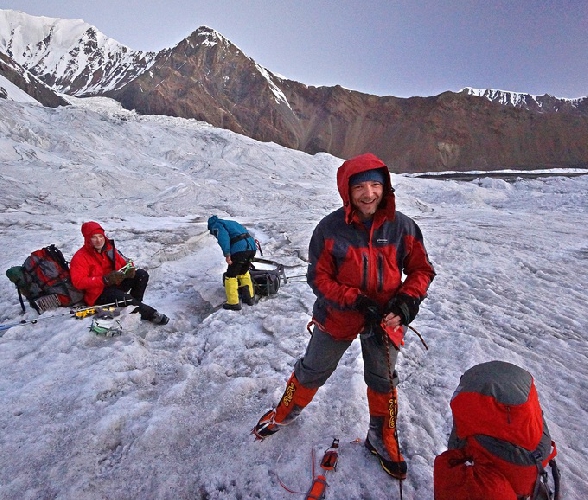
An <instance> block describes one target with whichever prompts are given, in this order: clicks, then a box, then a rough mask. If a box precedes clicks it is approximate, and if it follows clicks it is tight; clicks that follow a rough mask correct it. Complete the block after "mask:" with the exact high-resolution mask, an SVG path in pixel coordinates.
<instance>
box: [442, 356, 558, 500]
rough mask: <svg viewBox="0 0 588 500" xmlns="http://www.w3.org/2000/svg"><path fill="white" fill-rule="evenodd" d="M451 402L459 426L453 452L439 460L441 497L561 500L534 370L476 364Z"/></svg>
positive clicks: (451, 442)
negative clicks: (530, 371)
mask: <svg viewBox="0 0 588 500" xmlns="http://www.w3.org/2000/svg"><path fill="white" fill-rule="evenodd" d="M450 406H451V410H452V413H453V430H452V432H451V435H450V437H449V442H448V445H447V447H448V450H447V451H445V452H443V453H442V454H440V455H438V456H437V457H436V458H435V465H434V489H435V500H517V499H530V500H557V499H559V498H560V496H559V495H560V493H559V489H560V488H559V479H560V476H559V471H558V469H557V465H556V463H555V458H554V457H555V455H556V448H555V443H554V442H553V441H552V440H551V437H550V435H549V429H548V428H547V424H546V422H545V419H544V418H543V411H542V410H541V406H540V404H539V398H538V396H537V390H536V388H535V382H534V380H533V377H532V376H531V374H530V373H528V372H527V371H525V370H523V369H522V368H519V367H518V366H515V365H512V364H510V363H506V362H503V361H491V362H488V363H483V364H480V365H476V366H474V367H472V368H470V369H469V370H467V371H466V372H465V373H464V374H463V375H462V377H461V379H460V383H459V386H458V387H457V389H456V391H455V393H454V395H453V398H452V400H451V403H450ZM548 465H549V466H550V467H551V472H552V476H553V487H554V489H553V491H552V489H551V487H550V484H549V478H548V475H547V472H546V471H545V467H547V466H548Z"/></svg>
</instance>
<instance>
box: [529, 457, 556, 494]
mask: <svg viewBox="0 0 588 500" xmlns="http://www.w3.org/2000/svg"><path fill="white" fill-rule="evenodd" d="M531 455H533V458H534V459H535V464H536V465H537V479H535V487H534V488H533V496H532V497H531V500H535V499H541V498H545V493H546V492H548V494H549V496H548V498H552V496H551V494H550V493H551V492H550V490H549V485H548V478H547V471H546V470H545V468H544V467H543V454H542V453H541V451H540V450H539V449H536V450H535V451H534V452H533V453H531ZM541 490H543V493H544V494H543V495H542V496H539V494H540V493H541Z"/></svg>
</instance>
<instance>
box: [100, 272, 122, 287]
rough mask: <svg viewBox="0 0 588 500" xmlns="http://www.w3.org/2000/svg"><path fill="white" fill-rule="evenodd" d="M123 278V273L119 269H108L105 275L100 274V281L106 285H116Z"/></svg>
mask: <svg viewBox="0 0 588 500" xmlns="http://www.w3.org/2000/svg"><path fill="white" fill-rule="evenodd" d="M124 279H125V275H124V273H121V272H120V271H110V272H109V273H108V274H107V275H105V276H102V281H103V282H104V284H105V285H106V286H118V285H120V284H121V283H122V282H123V280H124Z"/></svg>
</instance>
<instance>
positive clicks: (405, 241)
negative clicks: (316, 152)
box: [307, 153, 435, 340]
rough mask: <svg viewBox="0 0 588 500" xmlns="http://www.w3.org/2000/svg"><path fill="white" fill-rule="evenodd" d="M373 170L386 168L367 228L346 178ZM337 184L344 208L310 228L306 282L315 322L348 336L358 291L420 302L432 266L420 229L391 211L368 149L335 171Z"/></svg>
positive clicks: (355, 324) (356, 323) (356, 322)
mask: <svg viewBox="0 0 588 500" xmlns="http://www.w3.org/2000/svg"><path fill="white" fill-rule="evenodd" d="M374 168H382V169H383V170H384V171H385V175H384V179H385V185H384V197H383V199H382V202H381V203H380V206H379V208H378V210H377V211H376V213H375V215H374V218H373V220H372V224H371V227H370V228H369V229H367V228H366V226H365V225H364V224H363V223H362V221H361V220H360V218H359V217H358V216H357V214H356V213H355V210H354V209H353V206H352V205H351V200H350V194H349V178H350V177H351V176H352V175H354V174H357V173H360V172H364V171H366V170H372V169H374ZM337 184H338V188H339V194H340V195H341V198H342V200H343V207H342V208H340V209H339V210H336V211H335V212H332V213H331V214H329V215H327V216H326V217H325V218H324V219H323V220H322V221H321V222H319V224H318V225H317V227H316V228H315V230H314V233H313V235H312V239H311V241H310V247H309V261H310V264H309V267H308V272H307V281H308V284H309V285H310V286H311V287H312V289H313V291H314V293H315V295H316V296H317V299H316V301H315V304H314V308H313V321H314V322H315V324H317V325H318V326H319V328H321V329H323V330H324V331H326V332H327V333H329V334H330V335H331V336H332V337H334V338H336V339H341V340H352V339H354V338H355V337H356V336H357V335H358V334H359V333H361V332H362V330H363V328H364V317H363V315H362V314H361V313H360V312H358V311H357V310H355V309H354V304H355V302H356V300H357V297H358V295H360V294H363V295H367V296H368V297H370V298H371V299H373V300H374V301H376V302H377V303H378V304H380V305H381V306H384V305H385V304H386V303H387V302H388V301H389V300H390V299H391V298H392V297H394V296H395V295H397V294H399V293H402V294H406V295H409V296H411V297H413V298H416V299H418V300H419V301H421V300H423V299H424V298H425V297H426V294H427V289H428V287H429V285H430V283H431V281H432V280H433V278H434V276H435V270H434V269H433V266H432V264H431V263H430V262H429V258H428V255H427V251H426V249H425V246H424V243H423V237H422V234H421V230H420V228H419V227H418V225H417V224H416V223H415V222H414V221H413V220H412V219H411V218H409V217H407V216H406V215H404V214H402V213H400V212H397V211H396V203H395V197H394V190H393V189H392V185H391V183H390V173H389V171H388V168H387V167H386V166H385V165H384V163H383V162H382V161H381V160H380V159H378V158H377V157H376V156H374V155H372V154H370V153H367V154H364V155H361V156H358V157H355V158H352V159H351V160H347V161H346V162H345V163H343V165H341V167H340V168H339V170H338V172H337ZM403 274H404V275H405V279H404V281H403V276H402V275H403Z"/></svg>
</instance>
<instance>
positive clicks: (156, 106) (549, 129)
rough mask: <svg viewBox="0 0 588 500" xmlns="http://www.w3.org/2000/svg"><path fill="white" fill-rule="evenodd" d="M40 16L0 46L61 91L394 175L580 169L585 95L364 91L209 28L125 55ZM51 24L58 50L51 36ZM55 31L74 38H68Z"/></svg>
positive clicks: (93, 35) (584, 158)
mask: <svg viewBox="0 0 588 500" xmlns="http://www.w3.org/2000/svg"><path fill="white" fill-rule="evenodd" d="M7 12H8V13H10V12H13V11H1V10H0V32H2V33H4V32H5V31H4V30H5V28H4V26H5V25H6V24H7V21H5V20H3V19H6V18H14V17H15V15H14V14H6V13H7ZM18 14H19V15H20V16H21V21H23V19H24V21H26V18H22V16H26V14H21V13H18ZM29 17H32V16H29ZM39 19H46V18H34V19H33V21H31V23H32V24H33V25H35V26H36V25H38V24H41V25H42V26H43V29H42V30H40V29H39V28H38V27H37V29H36V30H32V29H28V28H27V26H26V23H25V24H24V25H22V27H21V28H18V29H17V28H15V24H14V21H12V24H10V26H12V28H11V29H12V31H11V32H10V34H11V35H10V37H4V36H0V52H5V53H6V51H8V50H9V51H10V53H11V54H13V55H14V59H15V61H16V62H17V63H19V64H21V65H22V66H23V67H24V68H26V69H28V70H29V71H30V72H31V73H33V74H34V75H37V76H38V77H39V79H41V80H42V81H43V82H45V83H46V84H47V85H48V86H50V87H51V88H53V89H54V90H56V91H58V92H62V93H65V94H70V95H76V96H89V95H106V96H109V97H112V98H114V99H116V100H117V101H119V102H121V103H122V105H123V106H124V107H126V108H128V109H134V110H136V111H137V112H138V113H142V114H162V115H170V116H177V117H183V118H193V119H197V120H203V121H206V122H208V123H210V124H212V125H213V126H215V127H221V128H226V129H230V130H232V131H234V132H237V133H240V134H243V135H247V136H249V137H252V138H253V139H256V140H259V141H273V142H276V143H278V144H280V145H283V146H286V147H290V148H293V149H298V150H301V151H305V152H307V153H310V154H314V153H317V152H328V153H331V154H333V155H335V156H338V157H341V158H348V157H350V156H353V155H355V154H359V153H362V152H365V151H371V152H373V153H375V154H377V155H378V156H380V157H381V158H382V159H383V160H384V161H385V162H386V163H387V164H388V166H389V167H390V169H391V170H393V171H397V172H426V171H444V170H457V171H464V170H496V169H505V168H513V169H514V168H516V169H534V168H556V167H586V166H588V99H586V98H579V99H558V98H556V97H552V96H548V95H545V96H531V95H528V94H518V93H512V92H504V91H495V90H476V89H468V88H466V89H463V90H462V91H460V92H457V93H455V92H445V93H443V94H440V95H438V96H431V97H412V98H398V97H393V96H374V95H369V94H364V93H361V92H357V91H353V90H349V89H345V88H343V87H340V86H335V87H312V86H307V85H304V84H302V83H299V82H295V81H292V80H288V79H284V78H282V77H279V76H277V75H275V74H273V73H272V72H271V71H269V70H267V69H265V68H263V67H261V66H259V65H258V64H257V63H255V61H254V60H253V59H251V58H250V57H248V56H246V55H245V54H243V52H242V51H241V50H240V49H239V48H238V47H237V46H236V45H234V44H233V43H232V42H230V41H229V40H227V39H226V38H224V37H223V36H222V35H221V34H219V33H217V32H216V31H214V30H213V29H211V28H208V27H200V28H198V29H197V30H196V31H194V32H193V33H192V34H191V35H190V36H188V37H186V38H185V39H184V40H182V41H180V42H179V43H178V44H177V45H176V46H175V47H172V48H168V49H163V50H161V51H160V52H158V53H157V54H153V53H139V52H134V51H131V50H130V49H128V48H126V47H124V46H122V45H120V44H118V43H117V42H115V41H114V40H112V39H108V38H107V37H105V36H104V35H102V34H101V33H99V32H98V31H97V30H96V29H95V28H93V27H89V25H85V23H83V22H82V21H67V20H50V22H47V21H45V22H44V23H43V22H41V21H39ZM24 21H23V22H24ZM35 23H37V24H35ZM66 23H69V24H66ZM57 31H61V33H62V36H61V40H62V41H61V45H62V46H57V45H56V43H55V38H56V37H54V36H52V35H53V34H54V33H56V32H57ZM39 33H43V38H42V39H41V40H37V42H35V36H34V35H35V34H36V36H37V38H39ZM63 33H75V36H73V35H72V36H70V38H69V41H68V40H66V39H64V37H63ZM25 42H26V44H25ZM16 47H19V50H15V48H16ZM23 47H24V49H23ZM63 47H67V54H69V59H68V57H66V56H65V53H64V52H63ZM17 56H18V57H17ZM19 58H20V59H19ZM66 60H67V61H69V62H70V63H71V64H70V65H67V64H65V65H64V62H65V61H66Z"/></svg>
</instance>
